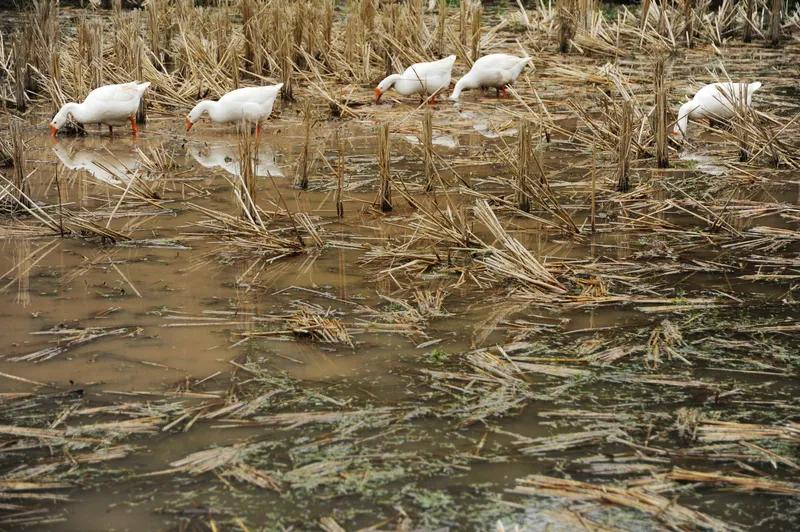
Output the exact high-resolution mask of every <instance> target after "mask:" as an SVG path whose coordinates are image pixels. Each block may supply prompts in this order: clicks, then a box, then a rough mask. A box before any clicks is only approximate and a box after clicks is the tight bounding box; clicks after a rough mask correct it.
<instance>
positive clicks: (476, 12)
mask: <svg viewBox="0 0 800 532" xmlns="http://www.w3.org/2000/svg"><path fill="white" fill-rule="evenodd" d="M482 15H483V6H482V5H481V3H480V2H478V3H476V4H474V5H473V6H472V7H471V9H470V21H471V23H472V28H471V30H472V31H471V37H472V41H471V45H472V47H471V54H472V55H471V58H472V62H473V63H474V62H475V61H477V60H478V57H480V53H481V18H482Z"/></svg>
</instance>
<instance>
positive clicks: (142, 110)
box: [134, 37, 147, 124]
mask: <svg viewBox="0 0 800 532" xmlns="http://www.w3.org/2000/svg"><path fill="white" fill-rule="evenodd" d="M144 54H145V52H144V41H143V40H142V38H141V37H137V38H136V51H135V52H134V57H135V58H136V79H137V80H139V81H144V66H143V64H142V63H143V61H144ZM146 103H147V96H146V95H142V97H141V98H140V99H139V108H138V109H137V110H136V123H137V124H146V123H147V105H146Z"/></svg>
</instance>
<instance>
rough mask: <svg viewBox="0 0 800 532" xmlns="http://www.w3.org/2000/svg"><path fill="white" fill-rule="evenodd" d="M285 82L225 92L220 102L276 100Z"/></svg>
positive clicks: (263, 101)
mask: <svg viewBox="0 0 800 532" xmlns="http://www.w3.org/2000/svg"><path fill="white" fill-rule="evenodd" d="M282 86H283V84H278V85H272V86H270V87H244V88H242V89H236V90H234V91H231V92H229V93H227V94H225V95H224V96H223V97H222V98H220V99H219V103H222V104H227V103H265V102H268V101H269V100H274V99H275V98H276V97H277V96H278V91H279V90H280V88H281V87H282Z"/></svg>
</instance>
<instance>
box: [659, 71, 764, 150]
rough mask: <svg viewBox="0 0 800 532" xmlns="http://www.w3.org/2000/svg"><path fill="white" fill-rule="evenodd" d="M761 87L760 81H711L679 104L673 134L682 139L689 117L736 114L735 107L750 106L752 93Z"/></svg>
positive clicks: (693, 118) (729, 115) (717, 116)
mask: <svg viewBox="0 0 800 532" xmlns="http://www.w3.org/2000/svg"><path fill="white" fill-rule="evenodd" d="M760 88H761V82H760V81H756V82H754V83H712V84H710V85H706V86H705V87H703V88H702V89H700V90H699V91H697V94H695V95H694V98H692V99H691V100H689V101H688V102H686V103H685V104H683V105H681V108H680V110H678V121H677V122H676V123H675V129H674V130H673V131H672V134H673V136H676V137H678V138H679V139H683V138H685V137H686V131H687V128H688V127H689V119H690V118H691V119H692V120H699V119H701V118H709V119H728V118H732V117H733V116H735V115H736V107H739V106H742V105H743V106H744V107H747V108H750V107H751V106H752V100H753V93H755V92H756V91H757V90H758V89H760Z"/></svg>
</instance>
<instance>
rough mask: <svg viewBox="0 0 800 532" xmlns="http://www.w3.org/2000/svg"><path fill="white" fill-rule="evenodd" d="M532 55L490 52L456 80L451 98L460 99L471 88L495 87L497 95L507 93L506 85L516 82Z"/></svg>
mask: <svg viewBox="0 0 800 532" xmlns="http://www.w3.org/2000/svg"><path fill="white" fill-rule="evenodd" d="M530 60H531V58H530V57H517V56H515V55H511V54H489V55H485V56H483V57H481V58H480V59H478V60H477V61H475V64H474V65H472V68H471V69H470V71H469V72H467V74H466V75H465V76H464V77H463V78H461V79H460V80H458V81H457V82H456V87H455V89H453V94H451V95H450V99H451V100H458V98H459V97H460V96H461V92H462V91H464V90H469V89H484V88H495V89H497V95H498V96H500V94H501V93H502V94H505V93H506V87H507V86H509V85H511V84H512V83H514V82H515V81H516V80H517V78H518V77H519V75H520V73H522V69H523V68H525V65H527V64H528V63H529V62H530Z"/></svg>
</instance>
